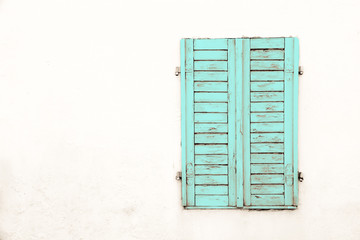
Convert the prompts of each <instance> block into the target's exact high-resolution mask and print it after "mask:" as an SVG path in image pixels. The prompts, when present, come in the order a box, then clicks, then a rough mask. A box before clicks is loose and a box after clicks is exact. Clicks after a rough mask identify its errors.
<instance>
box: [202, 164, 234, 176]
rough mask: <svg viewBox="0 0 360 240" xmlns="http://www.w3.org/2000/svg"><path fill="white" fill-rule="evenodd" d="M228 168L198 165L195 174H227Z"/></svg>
mask: <svg viewBox="0 0 360 240" xmlns="http://www.w3.org/2000/svg"><path fill="white" fill-rule="evenodd" d="M227 170H228V169H227V166H222V165H196V166H195V174H227V173H228V171H227Z"/></svg>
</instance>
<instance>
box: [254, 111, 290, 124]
mask: <svg viewBox="0 0 360 240" xmlns="http://www.w3.org/2000/svg"><path fill="white" fill-rule="evenodd" d="M283 121H284V113H282V112H280V113H274V112H272V113H269V112H256V113H251V122H253V123H256V122H283Z"/></svg>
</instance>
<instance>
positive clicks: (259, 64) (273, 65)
mask: <svg viewBox="0 0 360 240" xmlns="http://www.w3.org/2000/svg"><path fill="white" fill-rule="evenodd" d="M250 69H251V70H284V61H256V60H253V61H251V63H250Z"/></svg>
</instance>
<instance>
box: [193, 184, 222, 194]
mask: <svg viewBox="0 0 360 240" xmlns="http://www.w3.org/2000/svg"><path fill="white" fill-rule="evenodd" d="M228 193H229V189H228V186H226V185H212V186H202V185H200V186H196V187H195V194H197V195H198V194H211V195H213V194H216V195H227V194H228Z"/></svg>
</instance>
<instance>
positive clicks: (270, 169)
mask: <svg viewBox="0 0 360 240" xmlns="http://www.w3.org/2000/svg"><path fill="white" fill-rule="evenodd" d="M251 173H284V166H283V164H251Z"/></svg>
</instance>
